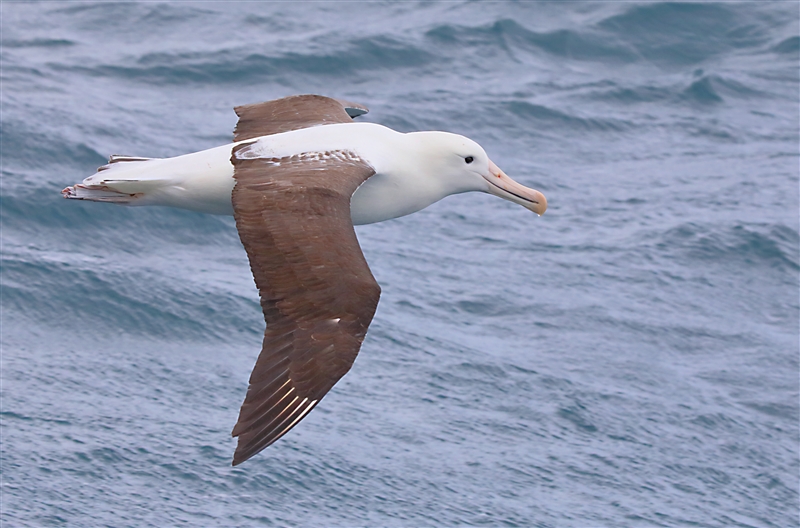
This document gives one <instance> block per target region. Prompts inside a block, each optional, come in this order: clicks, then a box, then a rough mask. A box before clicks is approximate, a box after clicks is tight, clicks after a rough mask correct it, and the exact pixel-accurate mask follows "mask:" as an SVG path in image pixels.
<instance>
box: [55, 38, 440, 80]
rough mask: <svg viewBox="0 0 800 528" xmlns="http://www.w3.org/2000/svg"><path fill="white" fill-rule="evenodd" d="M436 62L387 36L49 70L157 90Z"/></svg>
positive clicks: (151, 56) (153, 56)
mask: <svg viewBox="0 0 800 528" xmlns="http://www.w3.org/2000/svg"><path fill="white" fill-rule="evenodd" d="M433 60H434V56H433V55H432V54H431V53H429V52H428V51H426V50H424V49H422V48H419V47H415V46H411V45H409V44H408V43H403V42H400V41H398V40H395V39H393V38H391V37H387V36H381V35H379V36H373V37H365V38H360V39H355V40H351V41H349V42H347V43H346V44H344V45H343V48H342V49H339V50H331V51H327V52H322V53H319V52H313V51H306V52H303V51H287V52H283V53H278V54H275V55H270V54H265V53H253V52H252V48H230V49H224V50H218V51H214V52H211V53H209V52H201V51H191V52H176V53H164V52H158V53H147V54H144V55H142V56H140V57H138V58H131V59H127V60H126V61H125V62H123V63H121V64H108V63H106V64H97V65H85V64H78V63H73V64H53V65H51V67H52V68H53V69H54V70H56V71H58V72H69V73H77V74H80V75H86V76H89V77H96V78H106V77H112V78H118V79H123V80H132V81H139V82H146V83H156V84H184V83H187V82H192V83H203V84H243V83H261V82H265V81H271V80H274V78H275V76H277V75H284V74H290V73H298V74H314V75H333V76H341V75H347V74H355V73H357V72H361V71H374V70H382V69H387V68H388V69H395V68H399V69H403V68H412V67H421V66H424V65H426V64H428V63H430V62H431V61H433Z"/></svg>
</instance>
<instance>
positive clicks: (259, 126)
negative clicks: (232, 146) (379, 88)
mask: <svg viewBox="0 0 800 528" xmlns="http://www.w3.org/2000/svg"><path fill="white" fill-rule="evenodd" d="M234 110H235V111H236V115H238V116H239V123H237V125H236V129H235V130H234V131H233V140H234V141H235V142H238V141H245V140H247V139H253V138H257V137H261V136H269V135H272V134H279V133H281V132H289V131H290V130H298V129H301V128H308V127H312V126H316V125H327V124H330V123H351V122H352V121H353V119H352V118H353V117H356V116H359V115H362V114H366V113H367V112H368V111H369V110H368V109H367V107H366V106H364V105H360V104H357V103H351V102H348V101H343V100H341V99H331V98H330V97H324V96H322V95H293V96H291V97H284V98H283V99H276V100H274V101H267V102H265V103H256V104H251V105H245V106H237V107H236V108H234Z"/></svg>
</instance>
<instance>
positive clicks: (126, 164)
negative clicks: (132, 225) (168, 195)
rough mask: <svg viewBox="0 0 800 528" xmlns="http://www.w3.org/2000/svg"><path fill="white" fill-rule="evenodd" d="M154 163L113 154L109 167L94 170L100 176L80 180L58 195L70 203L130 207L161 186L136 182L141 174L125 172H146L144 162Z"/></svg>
mask: <svg viewBox="0 0 800 528" xmlns="http://www.w3.org/2000/svg"><path fill="white" fill-rule="evenodd" d="M153 159H154V158H142V157H138V156H123V155H120V154H112V155H111V156H110V157H109V158H108V163H107V164H106V165H103V166H102V167H99V168H98V169H97V172H98V173H101V172H102V173H103V174H102V175H98V174H94V175H92V176H90V177H88V178H86V179H85V180H83V182H82V183H78V184H75V185H73V186H71V187H67V188H66V189H64V190H63V191H61V194H62V195H64V198H70V199H73V200H90V201H93V202H110V203H116V204H132V203H133V202H135V201H136V200H137V199H138V198H141V197H142V196H143V195H144V194H145V193H146V192H147V191H148V190H149V189H152V188H153V187H158V186H160V185H161V182H160V181H153V180H147V179H144V180H142V179H137V177H136V176H141V174H142V172H143V171H142V170H135V171H130V170H124V169H130V168H134V169H143V170H146V169H147V167H146V166H145V164H146V162H148V161H151V160H153ZM117 164H119V165H117ZM112 169H114V170H112ZM119 169H123V170H119Z"/></svg>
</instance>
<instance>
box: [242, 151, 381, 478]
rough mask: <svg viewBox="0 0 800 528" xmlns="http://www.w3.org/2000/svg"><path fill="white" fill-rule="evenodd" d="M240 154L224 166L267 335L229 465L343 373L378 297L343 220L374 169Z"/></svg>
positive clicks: (289, 423)
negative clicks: (230, 170)
mask: <svg viewBox="0 0 800 528" xmlns="http://www.w3.org/2000/svg"><path fill="white" fill-rule="evenodd" d="M247 149H248V145H239V146H237V147H236V148H234V150H233V156H232V158H231V161H232V163H233V165H234V167H235V171H234V178H235V179H236V185H235V186H234V189H233V211H234V218H235V219H236V227H237V229H238V230H239V237H240V238H241V241H242V244H243V245H244V247H245V250H246V251H247V256H248V257H249V259H250V268H251V269H252V271H253V277H254V278H255V281H256V286H257V287H258V290H259V292H260V295H261V307H262V309H263V311H264V319H265V321H266V323H267V329H266V331H265V332H264V342H263V345H262V349H261V355H260V356H259V357H258V360H257V362H256V366H255V368H254V369H253V372H252V374H251V376H250V386H249V388H248V389H247V396H246V397H245V400H244V404H243V405H242V408H241V411H240V413H239V420H238V422H237V423H236V426H235V427H234V429H233V436H238V437H239V443H238V446H237V448H236V452H235V454H234V456H233V465H234V466H235V465H237V464H240V463H242V462H244V461H245V460H247V459H248V458H250V457H251V456H253V455H255V454H256V453H258V452H259V451H261V450H262V449H264V448H265V447H267V446H268V445H270V444H272V443H273V442H275V441H276V440H277V439H278V438H280V437H281V436H283V435H284V434H285V433H286V432H287V431H289V430H290V429H291V428H292V427H294V426H295V425H296V424H297V423H298V422H299V421H300V420H301V419H303V417H304V416H306V414H307V413H308V412H309V411H310V410H311V409H312V408H313V407H314V406H315V405H316V404H317V403H319V401H320V400H321V399H322V398H323V396H325V394H326V393H327V392H328V391H329V390H330V389H331V387H333V385H334V384H335V383H336V382H337V381H338V380H339V378H341V377H342V376H344V374H345V373H347V371H348V370H350V367H351V366H352V365H353V361H355V358H356V355H357V354H358V350H359V348H360V347H361V343H362V341H363V340H364V337H365V335H366V333H367V327H368V326H369V324H370V322H371V321H372V316H373V315H374V313H375V309H376V308H377V306H378V299H379V297H380V287H379V286H378V283H377V282H375V279H374V278H373V276H372V273H371V272H370V270H369V267H368V266H367V262H366V261H365V260H364V256H363V254H362V253H361V248H360V246H359V245H358V240H357V239H356V235H355V230H354V229H353V224H352V221H351V219H350V197H351V196H352V194H353V193H354V192H355V190H356V189H357V188H358V186H359V185H361V184H362V183H363V182H364V181H365V180H366V179H367V178H369V177H370V176H372V175H373V174H374V170H373V169H372V167H371V166H370V165H369V164H368V163H366V162H364V161H362V160H361V159H359V158H358V157H357V156H356V155H355V154H353V153H351V152H347V151H336V152H327V153H325V155H323V156H303V155H300V156H292V157H288V158H280V159H264V158H255V159H244V158H245V157H246V155H245V154H246V151H247ZM243 151H244V152H243Z"/></svg>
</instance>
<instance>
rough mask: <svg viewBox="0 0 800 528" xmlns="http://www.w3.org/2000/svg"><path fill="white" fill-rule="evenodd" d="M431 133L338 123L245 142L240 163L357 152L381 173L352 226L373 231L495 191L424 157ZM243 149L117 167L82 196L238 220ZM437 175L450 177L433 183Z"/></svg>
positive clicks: (360, 192)
mask: <svg viewBox="0 0 800 528" xmlns="http://www.w3.org/2000/svg"><path fill="white" fill-rule="evenodd" d="M430 134H443V133H429V132H416V133H410V134H403V133H400V132H395V131H394V130H391V129H389V128H386V127H384V126H382V125H377V124H373V123H346V124H332V125H324V126H317V127H312V128H304V129H300V130H295V131H292V132H285V133H282V134H275V135H270V136H263V137H261V138H258V139H257V140H255V141H254V140H247V141H243V142H240V143H252V145H251V146H250V147H249V148H248V149H246V150H243V151H240V153H239V156H240V157H242V156H246V157H248V158H250V157H264V158H282V157H286V156H291V155H294V154H301V153H309V152H319V153H324V152H326V151H332V150H349V151H352V152H354V153H355V154H356V155H358V156H359V157H360V158H361V159H363V160H365V161H366V162H368V163H369V164H370V165H372V167H373V168H374V169H375V175H374V176H372V177H370V178H369V179H368V180H367V181H366V182H365V183H364V184H363V185H362V186H361V187H359V188H358V189H357V190H356V192H355V193H354V194H353V197H352V198H351V216H352V219H353V223H354V224H356V225H358V224H369V223H372V222H380V221H383V220H388V219H390V218H396V217H398V216H404V215H407V214H410V213H413V212H415V211H419V210H420V209H423V208H425V207H427V206H428V205H430V204H432V203H434V202H436V201H438V200H441V199H442V198H444V197H445V196H447V195H450V194H455V193H460V192H466V191H486V190H487V187H488V184H487V183H486V182H485V181H484V180H483V179H482V178H458V179H456V178H447V177H446V174H447V172H448V171H447V170H444V169H445V168H444V167H443V168H442V169H443V170H440V171H437V167H435V166H432V164H433V163H432V162H431V160H430V159H429V157H427V156H425V155H417V153H424V152H425V151H426V150H427V148H426V144H427V143H429V142H431V139H432V136H430ZM447 135H448V136H451V137H452V138H456V139H455V141H458V140H459V138H460V139H461V140H463V144H464V148H469V149H474V148H475V147H477V148H479V149H480V147H478V146H477V144H475V143H474V142H472V141H471V140H469V139H467V138H462V137H461V136H455V135H453V134H447ZM240 143H233V144H229V145H224V146H221V147H216V148H212V149H208V150H203V151H200V152H195V153H193V154H186V155H183V156H177V157H174V158H165V159H151V160H147V161H121V162H117V163H112V164H109V165H107V168H106V169H104V170H102V171H100V172H98V173H96V174H94V175H92V176H90V177H89V178H86V179H85V180H84V181H83V188H84V189H85V190H83V191H81V192H83V193H87V194H86V196H85V198H87V199H90V200H91V199H94V198H93V197H91V196H89V193H90V192H91V191H92V188H93V187H94V188H98V187H101V186H102V187H104V188H106V189H108V190H110V191H111V192H112V193H113V192H116V193H127V194H129V195H134V194H135V195H136V196H135V197H132V198H126V199H124V200H108V201H115V202H117V203H126V204H128V205H164V206H171V207H179V208H183V209H190V210H194V211H199V212H204V213H213V214H221V215H232V214H233V207H232V205H231V191H232V190H233V186H234V179H233V165H232V164H231V161H230V158H231V150H232V148H233V147H234V146H235V145H237V144H240ZM480 150H481V151H482V150H483V149H480ZM487 159H488V158H487ZM432 171H433V172H434V173H436V172H438V173H439V174H440V175H442V176H443V177H431V176H430V175H431V172H432ZM79 191H80V189H79ZM77 197H83V196H80V195H79V196H77ZM101 201H102V200H101Z"/></svg>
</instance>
